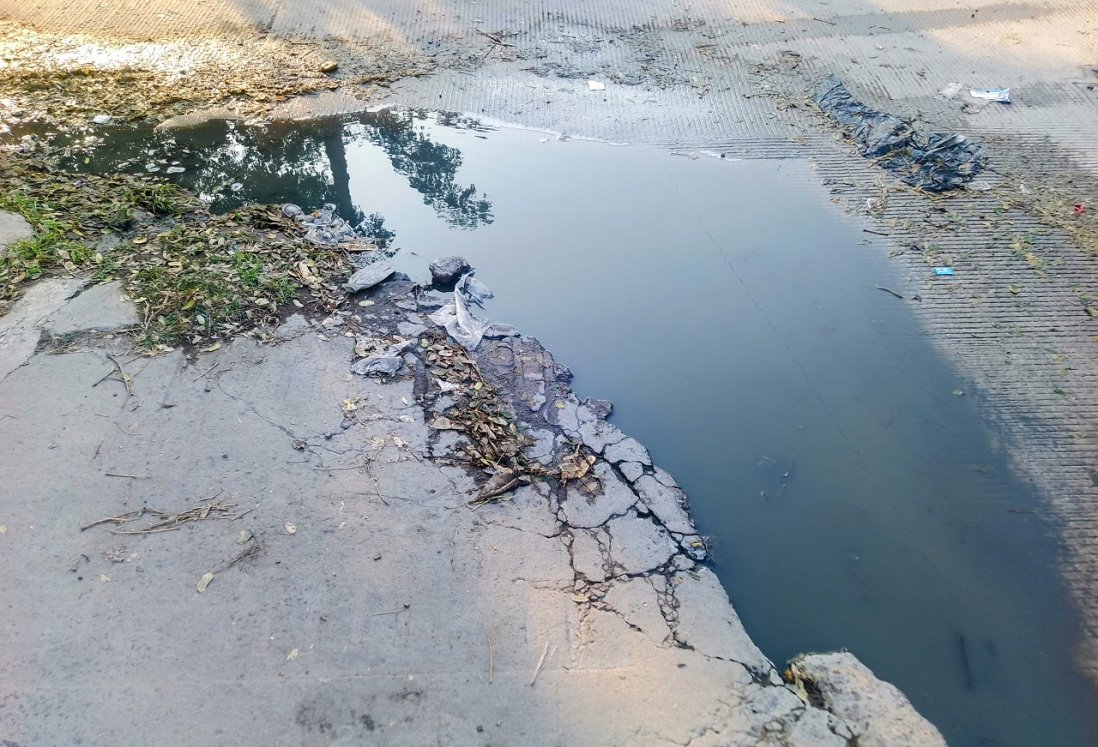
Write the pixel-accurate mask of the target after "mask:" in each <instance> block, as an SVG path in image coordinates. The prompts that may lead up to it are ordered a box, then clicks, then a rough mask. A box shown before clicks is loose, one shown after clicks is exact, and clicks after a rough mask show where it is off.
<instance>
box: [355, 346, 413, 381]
mask: <svg viewBox="0 0 1098 747" xmlns="http://www.w3.org/2000/svg"><path fill="white" fill-rule="evenodd" d="M376 342H380V341H373V340H370V341H362V342H360V343H359V344H358V345H356V346H355V353H356V354H357V353H359V352H365V351H361V350H360V349H359V345H363V344H364V343H365V344H366V346H367V347H370V343H376ZM412 343H413V341H412V340H398V341H397V342H394V343H390V344H388V345H386V346H385V347H384V348H382V349H381V350H380V351H377V352H373V353H372V354H370V353H367V355H366V356H365V357H364V358H360V359H359V360H357V361H355V363H354V365H353V366H351V373H356V374H358V375H359V376H393V375H395V374H396V373H397V371H399V370H400V367H401V366H403V365H404V360H403V358H402V356H403V355H404V351H406V350H407V349H408V348H409V347H411V345H412ZM373 347H375V350H376V345H374V346H373Z"/></svg>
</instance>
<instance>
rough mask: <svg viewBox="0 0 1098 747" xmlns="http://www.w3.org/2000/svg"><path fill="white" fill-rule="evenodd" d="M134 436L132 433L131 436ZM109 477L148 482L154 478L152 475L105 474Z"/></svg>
mask: <svg viewBox="0 0 1098 747" xmlns="http://www.w3.org/2000/svg"><path fill="white" fill-rule="evenodd" d="M130 435H131V436H132V435H133V434H132V433H131V434H130ZM103 474H104V475H106V476H107V477H128V478H130V479H131V480H148V479H151V478H152V475H129V474H126V473H125V472H104V473H103Z"/></svg>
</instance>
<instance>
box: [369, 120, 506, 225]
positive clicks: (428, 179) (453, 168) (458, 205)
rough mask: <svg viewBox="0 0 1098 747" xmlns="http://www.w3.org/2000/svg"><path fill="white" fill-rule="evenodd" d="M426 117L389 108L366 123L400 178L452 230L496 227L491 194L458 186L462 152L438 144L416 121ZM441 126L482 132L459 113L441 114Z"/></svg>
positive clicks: (469, 187)
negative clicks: (487, 225) (457, 178)
mask: <svg viewBox="0 0 1098 747" xmlns="http://www.w3.org/2000/svg"><path fill="white" fill-rule="evenodd" d="M423 118H424V115H423V114H421V113H413V112H398V111H394V110H391V109H387V110H384V111H381V112H378V113H377V114H375V115H373V116H372V117H370V118H369V119H366V120H364V121H363V132H364V134H365V135H366V137H367V138H368V139H369V140H370V141H371V142H373V143H375V144H376V145H378V146H379V147H381V149H382V150H384V151H385V153H386V154H388V156H389V162H390V163H391V164H392V165H393V169H394V170H396V172H397V173H399V174H403V175H404V176H406V177H407V178H408V185H409V186H410V187H412V189H414V190H416V191H417V192H419V193H420V194H422V195H423V203H424V204H425V205H430V206H431V207H432V208H434V210H435V212H436V213H438V214H439V216H440V217H441V218H442V219H443V220H445V221H446V222H447V223H449V224H450V225H452V226H458V227H459V228H476V227H477V226H479V225H481V224H488V223H491V222H492V203H491V202H490V201H489V200H488V197H487V195H485V194H483V193H480V194H478V193H477V187H476V185H475V184H470V185H468V186H465V187H463V186H461V185H459V184H458V183H457V181H456V177H457V170H458V168H460V167H461V160H462V159H461V151H460V150H458V149H457V148H454V147H451V146H449V145H444V144H442V143H435V142H432V141H431V140H430V138H428V137H427V135H426V134H424V133H423V132H422V131H421V130H417V129H416V126H415V124H416V122H417V121H419V120H422V119H423ZM437 121H438V123H439V124H441V125H444V126H448V127H454V128H460V129H477V130H482V129H483V128H481V127H480V125H479V123H477V122H476V121H475V120H470V119H467V118H464V117H460V116H458V115H456V114H448V113H446V114H439V115H437Z"/></svg>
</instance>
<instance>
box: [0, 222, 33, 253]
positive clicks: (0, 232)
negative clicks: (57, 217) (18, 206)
mask: <svg viewBox="0 0 1098 747" xmlns="http://www.w3.org/2000/svg"><path fill="white" fill-rule="evenodd" d="M32 236H34V229H33V228H31V225H30V223H27V221H26V219H25V218H24V217H23V216H21V215H19V214H18V213H12V212H9V211H7V210H0V259H3V257H4V256H5V255H6V254H7V253H8V247H10V246H11V245H12V244H14V243H15V242H16V241H22V240H23V239H29V238H31V237H32Z"/></svg>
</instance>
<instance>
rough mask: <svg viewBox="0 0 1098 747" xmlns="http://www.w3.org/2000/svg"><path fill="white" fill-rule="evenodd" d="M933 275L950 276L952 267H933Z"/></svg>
mask: <svg viewBox="0 0 1098 747" xmlns="http://www.w3.org/2000/svg"><path fill="white" fill-rule="evenodd" d="M934 274H935V275H952V274H953V268H952V267H935V268H934Z"/></svg>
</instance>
